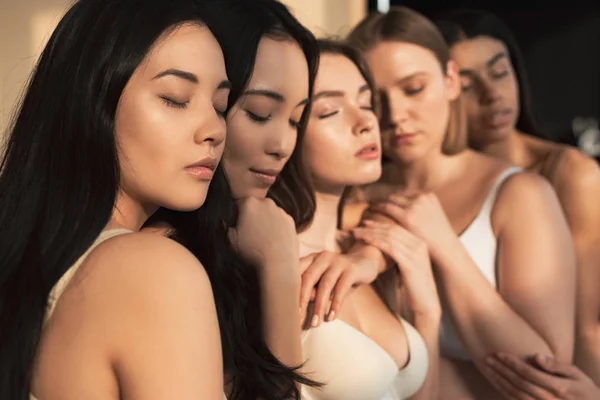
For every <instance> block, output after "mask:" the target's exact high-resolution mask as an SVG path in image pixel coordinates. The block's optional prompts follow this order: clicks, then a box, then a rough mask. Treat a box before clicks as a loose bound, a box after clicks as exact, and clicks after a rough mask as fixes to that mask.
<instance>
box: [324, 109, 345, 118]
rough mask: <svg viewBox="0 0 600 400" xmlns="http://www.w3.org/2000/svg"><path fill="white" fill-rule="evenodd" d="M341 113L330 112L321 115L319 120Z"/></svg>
mask: <svg viewBox="0 0 600 400" xmlns="http://www.w3.org/2000/svg"><path fill="white" fill-rule="evenodd" d="M339 112H340V111H339V110H335V111H331V112H329V113H327V114H322V115H319V119H325V118H329V117H333V116H334V115H336V114H337V113H339Z"/></svg>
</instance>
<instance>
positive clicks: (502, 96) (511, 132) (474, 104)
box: [452, 36, 600, 384]
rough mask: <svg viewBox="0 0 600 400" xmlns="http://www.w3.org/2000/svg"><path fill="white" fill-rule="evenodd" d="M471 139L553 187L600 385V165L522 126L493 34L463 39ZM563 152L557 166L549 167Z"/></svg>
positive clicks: (593, 373) (506, 63)
mask: <svg viewBox="0 0 600 400" xmlns="http://www.w3.org/2000/svg"><path fill="white" fill-rule="evenodd" d="M452 57H453V58H454V59H455V60H456V61H457V62H458V64H459V65H460V66H461V76H462V86H463V99H464V104H465V110H466V112H467V116H468V119H469V138H470V140H471V142H472V144H473V146H474V147H475V148H477V149H478V150H480V151H482V152H484V153H486V154H490V155H493V156H496V157H499V158H503V159H505V160H507V161H510V162H512V163H514V164H516V165H518V166H520V167H522V168H524V169H527V170H529V171H531V172H535V173H539V174H541V175H542V176H544V178H546V179H547V180H548V181H549V182H550V183H551V184H552V186H553V188H554V190H555V191H556V193H557V195H558V199H559V201H560V204H561V207H562V209H563V212H564V214H565V216H566V218H567V222H568V224H569V228H570V231H571V234H572V236H573V240H574V243H575V250H576V256H577V267H578V268H577V274H578V276H577V280H578V290H577V295H578V297H577V323H576V352H575V362H576V364H577V365H578V366H579V367H580V368H581V369H582V370H583V371H584V372H585V373H587V374H589V376H590V377H591V378H592V379H593V380H594V381H595V382H596V384H600V333H599V332H600V331H599V320H598V318H599V317H598V316H599V315H600V290H598V285H599V284H600V267H599V266H600V250H599V248H598V245H597V244H598V242H599V241H600V210H599V209H598V207H597V204H596V201H595V199H597V198H598V196H600V169H599V168H598V165H597V163H596V162H595V160H593V159H591V158H589V157H587V156H586V155H584V154H583V153H581V152H579V151H577V150H575V149H573V148H567V147H565V146H562V145H559V144H555V143H552V142H549V141H545V140H540V139H537V138H534V137H531V136H528V135H526V134H527V132H520V131H518V130H517V129H516V127H515V123H516V119H517V116H518V113H519V106H520V105H519V103H518V91H519V87H518V83H517V80H516V77H515V71H514V69H513V66H512V64H511V60H510V58H509V55H508V51H507V49H506V46H505V45H504V43H502V42H501V41H499V40H496V39H494V38H491V37H487V36H478V37H475V38H473V39H469V40H465V41H462V42H459V43H457V44H456V45H455V46H453V48H452ZM502 109H506V110H510V111H509V113H508V114H509V115H508V116H507V117H506V118H505V119H504V120H503V121H501V122H502V123H501V124H498V125H497V126H490V125H489V124H488V125H486V124H485V123H484V122H485V121H486V118H488V119H487V120H488V121H489V115H491V114H493V111H494V110H502ZM559 152H561V156H560V158H559V159H558V160H557V162H556V167H555V168H550V169H549V168H543V166H544V164H545V163H546V162H547V160H548V158H549V157H552V156H554V155H555V154H557V153H559Z"/></svg>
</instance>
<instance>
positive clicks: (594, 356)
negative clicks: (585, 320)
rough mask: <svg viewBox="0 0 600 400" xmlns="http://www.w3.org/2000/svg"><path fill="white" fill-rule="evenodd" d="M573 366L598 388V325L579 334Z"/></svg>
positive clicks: (599, 372) (599, 329)
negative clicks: (579, 369)
mask: <svg viewBox="0 0 600 400" xmlns="http://www.w3.org/2000/svg"><path fill="white" fill-rule="evenodd" d="M575 365H577V366H578V367H579V368H581V370H582V371H583V372H584V373H585V374H587V375H588V376H589V377H590V378H591V379H592V380H593V381H594V382H595V383H596V386H599V387H600V325H598V324H597V325H596V326H595V327H589V328H588V329H587V330H586V331H585V332H579V333H578V335H577V340H576V347H575Z"/></svg>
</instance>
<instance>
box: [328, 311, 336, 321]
mask: <svg viewBox="0 0 600 400" xmlns="http://www.w3.org/2000/svg"><path fill="white" fill-rule="evenodd" d="M327 319H328V320H329V321H333V320H334V319H335V311H333V310H331V311H330V312H329V315H328V316H327Z"/></svg>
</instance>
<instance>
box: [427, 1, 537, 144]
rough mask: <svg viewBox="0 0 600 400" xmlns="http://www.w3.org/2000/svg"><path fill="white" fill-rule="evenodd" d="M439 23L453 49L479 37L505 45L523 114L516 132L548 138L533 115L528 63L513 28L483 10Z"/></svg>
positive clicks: (465, 12)
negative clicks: (486, 37)
mask: <svg viewBox="0 0 600 400" xmlns="http://www.w3.org/2000/svg"><path fill="white" fill-rule="evenodd" d="M435 23H436V25H437V27H438V29H439V30H440V32H441V33H442V35H443V36H444V39H445V40H446V43H448V46H450V47H452V46H454V45H455V44H457V43H459V42H461V41H463V40H468V39H472V38H475V37H477V36H488V37H491V38H494V39H497V40H499V41H501V42H502V43H504V45H505V46H506V49H507V50H508V56H509V58H510V61H511V63H512V66H513V70H514V71H515V76H516V78H517V85H518V86H519V106H520V112H519V118H518V119H517V125H516V128H517V129H518V130H519V131H521V132H523V133H527V134H529V135H532V136H537V137H540V138H544V134H543V133H542V131H541V129H540V126H539V124H538V122H537V121H536V118H535V114H534V112H533V107H532V103H531V87H530V85H529V80H528V78H527V70H526V67H525V61H524V59H523V55H522V53H521V50H520V49H519V45H518V42H517V40H516V38H515V36H514V34H513V33H512V32H511V30H510V28H509V27H508V26H507V25H506V24H505V23H504V22H502V21H501V20H500V18H498V17H497V16H495V15H494V14H492V13H490V12H487V11H481V10H458V11H453V12H448V13H445V14H442V15H440V16H439V17H437V18H436V19H435Z"/></svg>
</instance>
